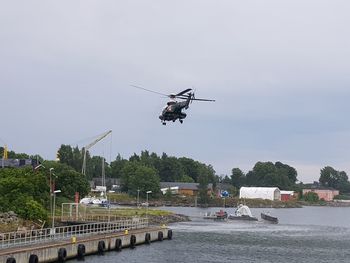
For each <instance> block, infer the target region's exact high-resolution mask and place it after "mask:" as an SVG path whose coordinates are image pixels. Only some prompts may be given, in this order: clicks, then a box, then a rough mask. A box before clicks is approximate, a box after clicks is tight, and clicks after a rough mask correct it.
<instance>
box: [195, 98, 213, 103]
mask: <svg viewBox="0 0 350 263" xmlns="http://www.w3.org/2000/svg"><path fill="white" fill-rule="evenodd" d="M191 100H198V101H212V102H214V101H215V100H208V99H197V98H195V99H191Z"/></svg>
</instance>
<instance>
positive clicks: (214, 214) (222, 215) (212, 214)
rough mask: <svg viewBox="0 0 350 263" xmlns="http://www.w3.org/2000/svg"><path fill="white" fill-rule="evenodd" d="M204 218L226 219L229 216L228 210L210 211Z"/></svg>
mask: <svg viewBox="0 0 350 263" xmlns="http://www.w3.org/2000/svg"><path fill="white" fill-rule="evenodd" d="M203 218H204V219H213V220H225V219H226V218H227V212H226V211H224V210H219V211H217V212H208V213H206V214H204V216H203Z"/></svg>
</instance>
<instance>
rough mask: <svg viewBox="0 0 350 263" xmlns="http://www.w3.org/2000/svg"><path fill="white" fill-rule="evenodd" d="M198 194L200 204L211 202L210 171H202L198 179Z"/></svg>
mask: <svg viewBox="0 0 350 263" xmlns="http://www.w3.org/2000/svg"><path fill="white" fill-rule="evenodd" d="M198 183H199V185H198V194H199V203H201V204H207V203H208V201H209V197H208V183H209V176H208V171H207V170H205V169H203V168H202V169H201V173H200V175H199V177H198Z"/></svg>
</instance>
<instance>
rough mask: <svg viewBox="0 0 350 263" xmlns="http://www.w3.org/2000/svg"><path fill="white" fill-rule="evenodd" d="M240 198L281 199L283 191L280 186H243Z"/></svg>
mask: <svg viewBox="0 0 350 263" xmlns="http://www.w3.org/2000/svg"><path fill="white" fill-rule="evenodd" d="M239 198H248V199H268V200H272V201H280V200H281V191H280V189H278V187H241V189H240V190H239Z"/></svg>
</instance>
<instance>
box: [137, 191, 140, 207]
mask: <svg viewBox="0 0 350 263" xmlns="http://www.w3.org/2000/svg"><path fill="white" fill-rule="evenodd" d="M139 207H140V189H137V208H139Z"/></svg>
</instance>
